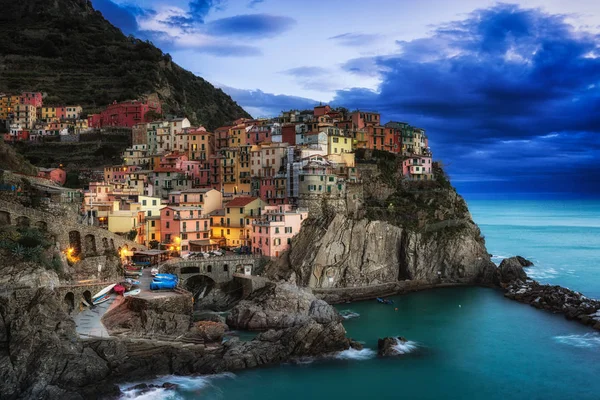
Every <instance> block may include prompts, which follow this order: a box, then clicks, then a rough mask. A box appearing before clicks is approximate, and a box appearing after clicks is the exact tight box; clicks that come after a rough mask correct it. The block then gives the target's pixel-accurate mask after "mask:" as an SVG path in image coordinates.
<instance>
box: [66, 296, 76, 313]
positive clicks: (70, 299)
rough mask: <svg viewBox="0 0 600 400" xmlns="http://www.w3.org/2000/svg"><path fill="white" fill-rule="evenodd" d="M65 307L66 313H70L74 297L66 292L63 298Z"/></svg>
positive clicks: (73, 306)
mask: <svg viewBox="0 0 600 400" xmlns="http://www.w3.org/2000/svg"><path fill="white" fill-rule="evenodd" d="M64 302H65V305H66V307H67V312H69V313H71V312H73V310H74V309H75V295H74V294H73V292H68V293H67V294H66V295H65V298H64Z"/></svg>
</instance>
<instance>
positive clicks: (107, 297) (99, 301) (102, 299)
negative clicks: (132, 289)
mask: <svg viewBox="0 0 600 400" xmlns="http://www.w3.org/2000/svg"><path fill="white" fill-rule="evenodd" d="M108 300H110V293H105V294H104V296H100V297H99V298H97V299H95V300H94V302H93V304H94V305H95V306H97V305H98V304H102V303H104V302H105V301H108Z"/></svg>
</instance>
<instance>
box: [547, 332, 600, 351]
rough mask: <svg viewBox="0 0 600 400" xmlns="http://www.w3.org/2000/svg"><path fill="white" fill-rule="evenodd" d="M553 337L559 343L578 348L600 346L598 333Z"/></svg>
mask: <svg viewBox="0 0 600 400" xmlns="http://www.w3.org/2000/svg"><path fill="white" fill-rule="evenodd" d="M554 339H555V340H556V341H558V342H559V343H562V344H566V345H569V346H575V347H580V348H590V347H600V335H599V334H597V333H585V334H583V335H565V336H555V337H554Z"/></svg>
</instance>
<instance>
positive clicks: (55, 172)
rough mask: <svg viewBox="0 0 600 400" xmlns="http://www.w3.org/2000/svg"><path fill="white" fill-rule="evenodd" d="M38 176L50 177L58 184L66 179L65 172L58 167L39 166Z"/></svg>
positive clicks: (62, 183)
mask: <svg viewBox="0 0 600 400" xmlns="http://www.w3.org/2000/svg"><path fill="white" fill-rule="evenodd" d="M38 176H39V177H40V178H46V179H50V180H51V181H53V182H56V183H58V184H59V185H61V186H62V185H64V184H65V182H66V180H67V173H66V172H65V171H64V170H62V169H60V168H39V169H38Z"/></svg>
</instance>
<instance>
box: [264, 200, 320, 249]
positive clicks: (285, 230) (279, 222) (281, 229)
mask: <svg viewBox="0 0 600 400" xmlns="http://www.w3.org/2000/svg"><path fill="white" fill-rule="evenodd" d="M307 217H308V211H302V210H298V209H294V208H293V207H292V206H291V205H289V204H282V205H278V206H265V207H264V208H263V212H262V216H261V217H260V218H258V219H256V220H255V221H254V223H253V226H252V252H253V253H254V254H261V255H264V256H267V257H279V256H280V255H281V254H282V253H283V252H284V251H286V250H288V249H289V248H290V244H291V243H292V238H293V237H294V236H295V235H296V234H297V233H298V232H300V228H301V226H302V222H303V221H304V220H305V219H306V218H307Z"/></svg>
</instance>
